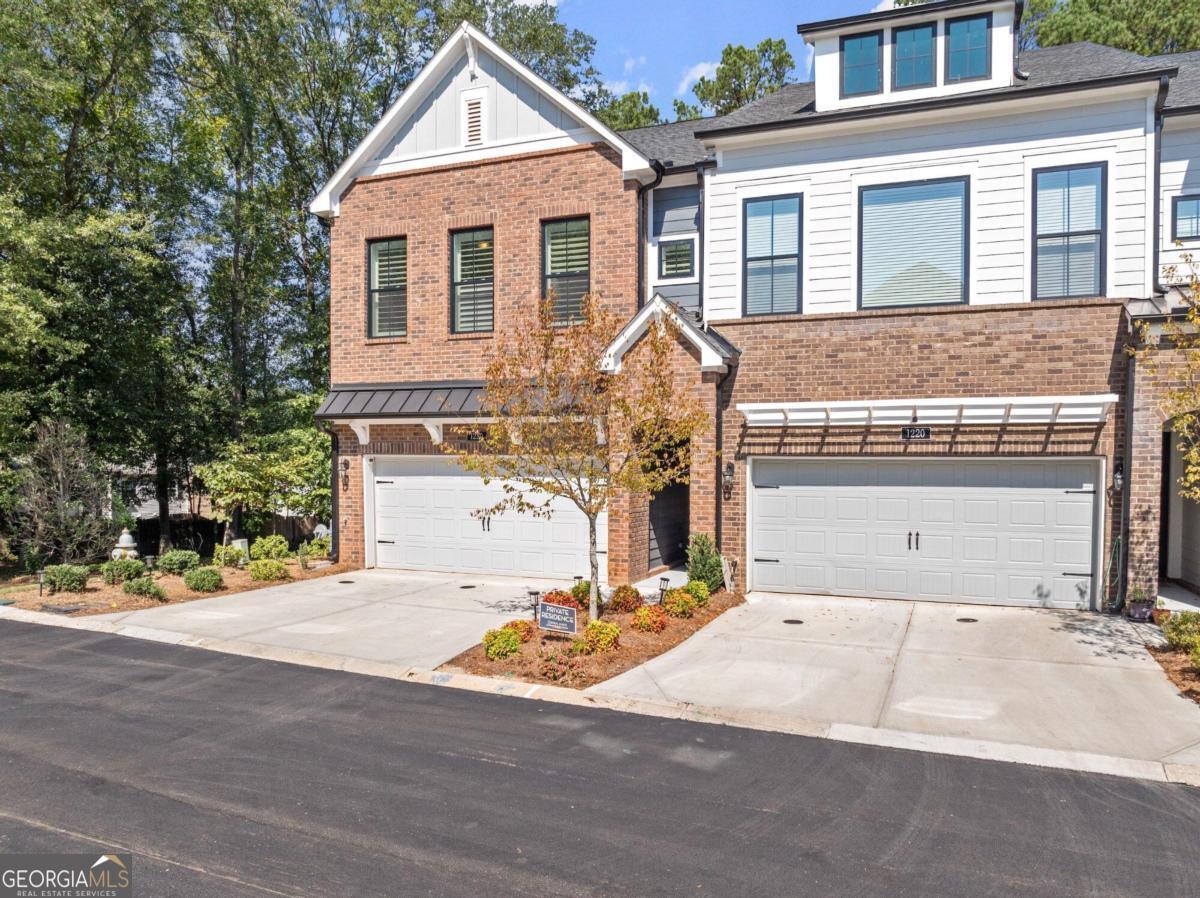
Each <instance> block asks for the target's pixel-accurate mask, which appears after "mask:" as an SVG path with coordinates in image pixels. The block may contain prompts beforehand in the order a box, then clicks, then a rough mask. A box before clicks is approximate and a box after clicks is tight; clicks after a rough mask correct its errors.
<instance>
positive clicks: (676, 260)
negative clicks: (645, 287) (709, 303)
mask: <svg viewBox="0 0 1200 898" xmlns="http://www.w3.org/2000/svg"><path fill="white" fill-rule="evenodd" d="M695 275H696V241H694V240H690V239H684V240H663V241H662V242H660V243H659V244H658V277H659V280H668V279H670V278H690V277H695Z"/></svg>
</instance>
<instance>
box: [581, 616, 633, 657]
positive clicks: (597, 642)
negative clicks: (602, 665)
mask: <svg viewBox="0 0 1200 898" xmlns="http://www.w3.org/2000/svg"><path fill="white" fill-rule="evenodd" d="M620 646H621V628H620V627H618V626H617V625H616V624H610V623H609V622H608V621H602V620H594V621H592V622H591V623H589V624H588V625H587V626H586V627H584V628H583V637H582V638H581V639H576V640H575V641H574V642H573V643H572V644H571V650H572V651H575V652H579V653H580V654H582V655H602V654H604V653H605V652H611V651H612V650H613V649H616V648H620Z"/></svg>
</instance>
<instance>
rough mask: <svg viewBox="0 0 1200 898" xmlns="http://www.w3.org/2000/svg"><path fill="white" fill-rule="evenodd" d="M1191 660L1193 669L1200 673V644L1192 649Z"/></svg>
mask: <svg viewBox="0 0 1200 898" xmlns="http://www.w3.org/2000/svg"><path fill="white" fill-rule="evenodd" d="M1191 662H1192V669H1193V670H1194V671H1196V673H1200V645H1198V646H1196V647H1195V648H1194V649H1192V657H1191Z"/></svg>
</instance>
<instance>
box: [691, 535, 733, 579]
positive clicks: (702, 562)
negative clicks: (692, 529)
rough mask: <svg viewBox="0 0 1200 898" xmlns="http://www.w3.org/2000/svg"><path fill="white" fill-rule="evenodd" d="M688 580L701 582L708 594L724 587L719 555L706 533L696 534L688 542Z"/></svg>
mask: <svg viewBox="0 0 1200 898" xmlns="http://www.w3.org/2000/svg"><path fill="white" fill-rule="evenodd" d="M687 558H688V579H689V580H701V581H703V582H704V583H706V584H707V585H708V591H709V592H710V593H712V592H716V591H717V590H718V589H720V588H721V587H722V586H724V585H725V575H724V574H723V573H722V572H721V553H720V552H718V551H717V547H716V546H714V545H713V541H712V538H711V537H710V536H708V534H706V533H697V534H695V535H694V536H692V537H691V539H689V540H688V547H687Z"/></svg>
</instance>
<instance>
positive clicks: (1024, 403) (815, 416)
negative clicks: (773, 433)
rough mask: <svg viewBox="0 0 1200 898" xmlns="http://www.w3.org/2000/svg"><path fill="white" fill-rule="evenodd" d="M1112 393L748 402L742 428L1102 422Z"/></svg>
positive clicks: (741, 408) (1114, 397)
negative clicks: (744, 425) (744, 422)
mask: <svg viewBox="0 0 1200 898" xmlns="http://www.w3.org/2000/svg"><path fill="white" fill-rule="evenodd" d="M1117 400H1118V397H1117V395H1116V394H1115V393H1103V394H1099V395H1090V396H993V397H975V396H957V397H946V398H938V399H876V400H866V401H852V402H747V403H739V404H738V406H737V410H738V411H739V412H741V413H742V414H743V415H744V416H745V418H746V426H747V427H839V426H840V427H864V426H868V425H873V424H892V425H903V424H993V425H994V424H1103V423H1104V421H1105V420H1106V419H1107V418H1108V412H1109V409H1111V408H1112V406H1113V405H1114V404H1115V403H1116V402H1117Z"/></svg>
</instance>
